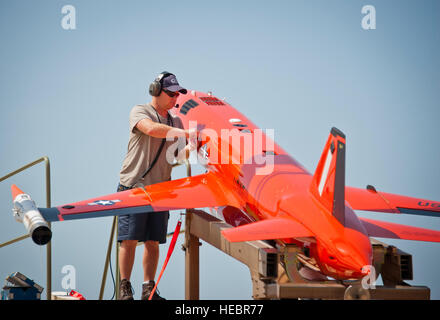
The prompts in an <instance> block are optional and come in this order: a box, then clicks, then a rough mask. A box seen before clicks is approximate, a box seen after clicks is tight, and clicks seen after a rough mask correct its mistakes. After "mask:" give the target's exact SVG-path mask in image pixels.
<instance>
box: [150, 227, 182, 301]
mask: <svg viewBox="0 0 440 320" xmlns="http://www.w3.org/2000/svg"><path fill="white" fill-rule="evenodd" d="M181 225H182V221H180V220H179V222H177V226H176V230H174V233H173V238H172V239H171V243H170V247H169V248H168V253H167V258H166V259H165V262H164V263H163V266H162V270H161V271H160V275H159V278H157V282H156V285H155V286H154V288H153V290H152V291H151V294H150V297H149V298H148V300H151V299H152V298H153V294H154V292H156V288H157V285H158V284H159V281H160V278H162V275H163V272H164V271H165V268H166V267H167V264H168V261H169V260H170V257H171V254H172V253H173V250H174V247H175V245H176V241H177V237H178V236H179V233H180V226H181Z"/></svg>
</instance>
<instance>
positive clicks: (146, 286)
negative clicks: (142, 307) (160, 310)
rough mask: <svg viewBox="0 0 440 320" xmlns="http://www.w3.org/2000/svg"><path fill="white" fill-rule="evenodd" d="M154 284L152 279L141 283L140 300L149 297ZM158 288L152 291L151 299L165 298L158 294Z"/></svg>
mask: <svg viewBox="0 0 440 320" xmlns="http://www.w3.org/2000/svg"><path fill="white" fill-rule="evenodd" d="M155 285H156V283H155V282H154V281H149V282H148V283H143V284H142V297H141V300H148V298H149V297H150V294H151V291H153V289H154V286H155ZM159 293H160V292H159V290H157V288H156V291H154V294H153V297H152V298H151V300H166V299H165V298H162V297H161V296H160V295H159Z"/></svg>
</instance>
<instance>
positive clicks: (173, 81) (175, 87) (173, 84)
mask: <svg viewBox="0 0 440 320" xmlns="http://www.w3.org/2000/svg"><path fill="white" fill-rule="evenodd" d="M162 89H166V90H168V91H171V92H177V91H179V92H180V93H183V94H186V93H187V90H186V89H185V88H182V87H181V86H180V85H179V82H177V78H176V76H175V75H174V74H169V75H167V76H166V77H164V78H163V79H162Z"/></svg>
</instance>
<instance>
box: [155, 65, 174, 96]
mask: <svg viewBox="0 0 440 320" xmlns="http://www.w3.org/2000/svg"><path fill="white" fill-rule="evenodd" d="M169 75H174V74H172V73H171V72H168V71H164V72H162V73H161V74H159V75H158V76H157V78H156V79H154V81H153V82H152V83H151V84H150V89H149V92H150V95H152V96H153V97H158V96H159V95H160V92H161V91H162V80H163V78H165V77H167V76H169Z"/></svg>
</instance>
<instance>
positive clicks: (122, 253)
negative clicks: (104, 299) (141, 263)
mask: <svg viewBox="0 0 440 320" xmlns="http://www.w3.org/2000/svg"><path fill="white" fill-rule="evenodd" d="M137 242H138V241H137V240H122V242H121V246H120V247H119V272H120V274H121V280H122V279H127V280H130V276H131V271H132V270H133V264H134V257H135V254H136V245H137Z"/></svg>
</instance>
